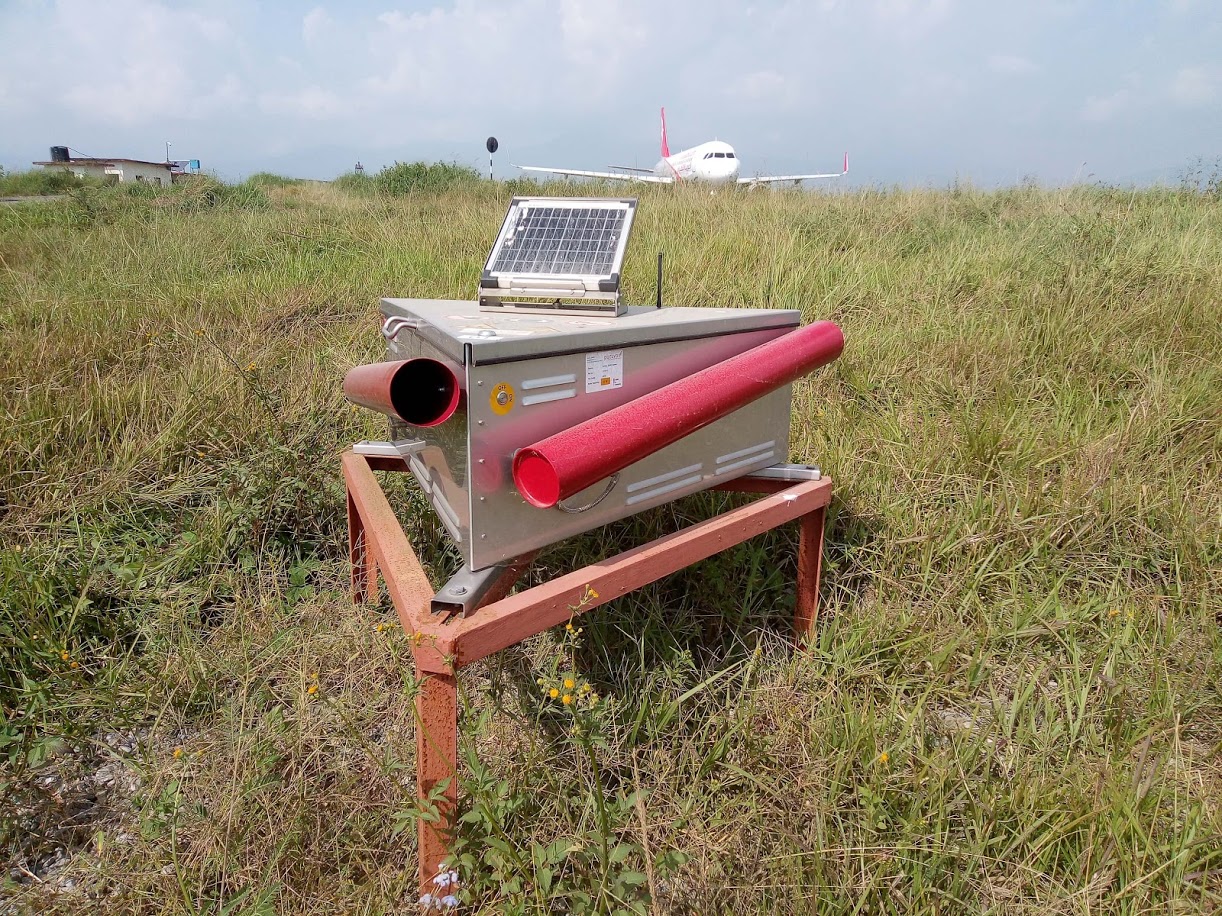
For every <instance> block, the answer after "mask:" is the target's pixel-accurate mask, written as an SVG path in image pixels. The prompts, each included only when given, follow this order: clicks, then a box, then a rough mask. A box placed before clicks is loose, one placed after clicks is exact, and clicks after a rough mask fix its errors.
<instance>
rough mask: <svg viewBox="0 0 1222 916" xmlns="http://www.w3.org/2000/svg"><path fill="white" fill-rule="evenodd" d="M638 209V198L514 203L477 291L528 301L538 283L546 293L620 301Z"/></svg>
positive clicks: (523, 200) (520, 200) (542, 199)
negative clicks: (562, 292) (524, 297)
mask: <svg viewBox="0 0 1222 916" xmlns="http://www.w3.org/2000/svg"><path fill="white" fill-rule="evenodd" d="M636 205H637V201H636V198H597V197H515V198H513V200H512V201H510V205H509V210H508V212H507V213H506V214H505V221H504V222H503V223H502V225H501V231H500V233H499V234H498V235H497V239H496V242H495V243H494V244H493V246H492V250H491V251H490V252H489V254H488V260H487V262H486V263H485V265H484V280H483V281H482V282H481V284H480V286H481V289H488V288H495V289H498V290H501V291H502V294H505V293H507V294H509V295H513V294H514V292H515V291H519V290H520V291H521V293H519V294H520V295H529V293H528V292H527V291H528V290H536V289H537V288H538V287H539V284H540V283H541V284H542V287H543V289H544V290H545V291H550V290H557V289H562V288H563V289H564V290H565V291H567V292H568V293H569V294H570V295H579V294H581V293H584V295H582V296H580V297H582V298H584V296H592V297H594V298H612V297H614V298H618V295H619V275H620V269H621V267H622V266H623V261H624V253H625V250H626V248H627V244H628V237H629V235H630V233H631V231H632V223H633V217H634V216H635V214H636ZM546 294H547V295H550V294H551V293H550V292H546Z"/></svg>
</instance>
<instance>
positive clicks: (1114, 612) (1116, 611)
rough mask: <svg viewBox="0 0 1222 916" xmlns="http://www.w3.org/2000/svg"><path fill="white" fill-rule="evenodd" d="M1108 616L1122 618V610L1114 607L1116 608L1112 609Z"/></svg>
mask: <svg viewBox="0 0 1222 916" xmlns="http://www.w3.org/2000/svg"><path fill="white" fill-rule="evenodd" d="M1107 616H1109V617H1119V616H1120V608H1118V607H1114V608H1112V609H1111V610H1110V611H1108V612H1107Z"/></svg>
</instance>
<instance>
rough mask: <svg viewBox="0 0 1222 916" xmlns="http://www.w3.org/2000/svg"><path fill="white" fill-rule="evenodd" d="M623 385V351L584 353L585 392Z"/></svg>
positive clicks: (621, 386) (606, 389)
mask: <svg viewBox="0 0 1222 916" xmlns="http://www.w3.org/2000/svg"><path fill="white" fill-rule="evenodd" d="M623 387H624V351H623V350H603V351H601V352H599V353H587V354H586V394H589V393H590V392H591V391H610V390H611V389H612V388H623Z"/></svg>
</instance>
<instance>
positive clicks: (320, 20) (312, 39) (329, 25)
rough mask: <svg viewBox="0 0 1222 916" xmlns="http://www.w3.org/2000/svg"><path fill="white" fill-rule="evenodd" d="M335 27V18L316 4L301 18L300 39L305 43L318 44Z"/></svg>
mask: <svg viewBox="0 0 1222 916" xmlns="http://www.w3.org/2000/svg"><path fill="white" fill-rule="evenodd" d="M334 28H335V20H334V19H332V18H331V16H330V15H329V14H328V13H327V11H326V10H325V9H323V8H322V7H321V6H316V7H314V9H312V10H310V11H309V12H308V13H306V14H305V17H304V18H303V19H302V20H301V40H302V41H304V42H305V43H306V44H307V45H314V44H318V43H319V42H320V41H321V40H322V39H324V38H326V36H327V35H328V34H329V33H330V32H331V30H332V29H334Z"/></svg>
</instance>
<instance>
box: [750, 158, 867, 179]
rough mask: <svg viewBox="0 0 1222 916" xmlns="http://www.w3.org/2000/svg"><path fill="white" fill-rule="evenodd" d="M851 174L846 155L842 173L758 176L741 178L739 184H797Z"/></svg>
mask: <svg viewBox="0 0 1222 916" xmlns="http://www.w3.org/2000/svg"><path fill="white" fill-rule="evenodd" d="M848 173H849V154H848V153H845V154H844V171H842V172H820V173H819V174H817V175H757V176H756V177H755V178H740V179H738V183H739V184H768V183H769V182H776V181H792V182H794V183H795V184H796V183H798V182H800V181H806V180H807V179H809V178H839V177H841V176H842V175H847V174H848Z"/></svg>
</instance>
